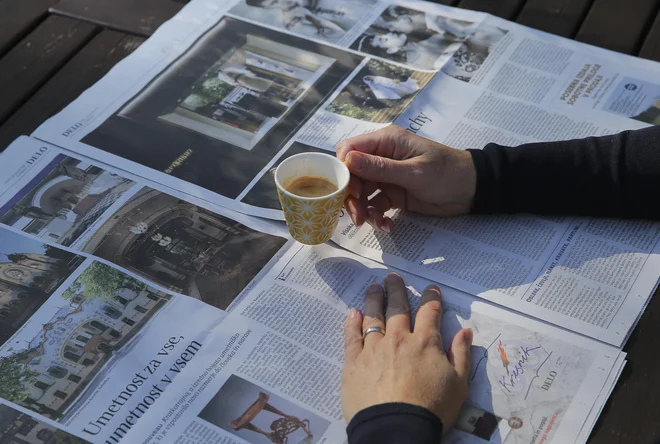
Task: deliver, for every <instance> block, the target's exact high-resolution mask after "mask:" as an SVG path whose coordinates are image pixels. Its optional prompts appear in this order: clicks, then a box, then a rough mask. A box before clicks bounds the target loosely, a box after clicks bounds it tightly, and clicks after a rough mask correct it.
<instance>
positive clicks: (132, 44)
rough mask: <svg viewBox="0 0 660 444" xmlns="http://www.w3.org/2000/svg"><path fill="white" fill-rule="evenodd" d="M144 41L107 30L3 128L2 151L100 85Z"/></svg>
mask: <svg viewBox="0 0 660 444" xmlns="http://www.w3.org/2000/svg"><path fill="white" fill-rule="evenodd" d="M142 42H144V38H142V37H138V36H134V35H129V34H124V33H120V32H115V31H109V30H105V31H102V32H101V33H100V34H98V35H97V36H96V37H94V38H93V39H92V40H91V41H90V42H89V43H88V44H87V45H85V47H84V48H82V50H81V51H80V52H78V53H77V54H76V55H75V56H74V57H73V58H72V59H71V60H69V62H68V63H67V64H66V65H64V66H63V67H62V68H61V69H60V70H59V71H58V72H57V73H56V74H55V75H54V76H53V77H51V78H50V79H49V80H48V82H46V83H45V84H44V85H43V86H42V87H41V88H40V89H39V90H38V91H37V92H36V93H35V94H34V95H33V96H32V97H30V99H29V100H28V101H27V102H25V104H23V106H21V107H20V108H19V109H18V110H17V111H16V112H15V113H14V114H13V115H12V116H11V117H10V118H9V119H8V120H7V121H6V122H5V123H4V125H1V126H0V150H2V149H4V148H5V147H6V146H7V145H9V143H11V142H12V141H13V140H14V139H15V138H16V137H18V136H20V135H23V134H30V133H32V131H34V130H35V129H36V128H37V127H38V126H39V125H40V124H41V123H42V122H44V121H45V120H46V119H48V118H49V117H51V116H53V115H54V114H56V113H58V112H59V111H60V110H62V108H64V107H65V106H66V105H68V104H69V103H70V102H72V101H73V100H75V99H76V98H77V97H78V96H79V95H80V94H82V93H83V92H84V91H85V90H86V89H88V88H89V87H91V86H92V85H93V84H94V83H96V82H97V81H98V80H99V79H100V78H101V77H103V76H104V75H105V74H106V73H107V72H108V71H110V69H112V67H113V66H114V65H115V64H117V63H118V62H119V61H120V60H122V59H123V58H124V57H126V56H127V55H129V54H130V53H132V52H133V51H134V50H135V49H137V48H138V47H139V46H140V45H141V44H142Z"/></svg>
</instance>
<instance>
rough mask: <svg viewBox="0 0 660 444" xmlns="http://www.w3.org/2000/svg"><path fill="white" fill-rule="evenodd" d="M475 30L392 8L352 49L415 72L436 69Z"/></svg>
mask: <svg viewBox="0 0 660 444" xmlns="http://www.w3.org/2000/svg"><path fill="white" fill-rule="evenodd" d="M474 28H475V24H474V23H472V22H467V21H463V20H456V19H453V18H450V17H444V16H441V15H436V14H429V13H428V12H423V11H418V10H415V9H410V8H407V7H403V6H396V5H392V6H389V7H388V8H387V9H386V10H385V11H384V12H383V13H382V14H381V15H380V17H378V19H377V20H376V21H374V22H373V23H372V25H371V26H370V27H369V28H368V29H367V30H366V31H365V32H364V33H363V34H362V35H361V36H360V37H359V38H358V39H357V40H355V42H353V44H352V45H351V49H354V50H356V51H359V52H365V53H367V54H371V55H374V56H377V57H381V58H384V59H387V60H391V61H394V62H398V63H402V64H404V65H408V66H411V67H413V68H416V69H428V70H439V69H440V68H442V66H443V65H444V64H445V63H447V61H448V60H449V59H450V57H451V56H452V54H454V52H456V51H457V50H458V49H459V48H460V47H461V45H462V44H463V42H465V41H466V39H467V37H468V36H469V35H470V33H471V32H473V31H474Z"/></svg>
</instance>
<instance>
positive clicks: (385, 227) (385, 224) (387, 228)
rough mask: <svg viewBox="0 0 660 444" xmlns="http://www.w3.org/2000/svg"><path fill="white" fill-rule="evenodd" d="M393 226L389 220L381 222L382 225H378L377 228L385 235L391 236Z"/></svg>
mask: <svg viewBox="0 0 660 444" xmlns="http://www.w3.org/2000/svg"><path fill="white" fill-rule="evenodd" d="M393 225H394V224H393V223H392V221H391V220H386V221H385V222H383V223H382V224H380V225H379V226H378V228H380V229H381V230H383V231H384V232H386V233H387V234H392V231H394V226H393Z"/></svg>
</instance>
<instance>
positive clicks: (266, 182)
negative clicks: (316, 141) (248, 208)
mask: <svg viewBox="0 0 660 444" xmlns="http://www.w3.org/2000/svg"><path fill="white" fill-rule="evenodd" d="M301 153H322V154H328V153H329V152H328V151H326V150H323V149H320V148H314V147H313V146H309V145H305V144H303V143H298V142H294V143H293V144H291V146H290V147H289V148H288V149H287V150H286V152H285V153H284V154H283V155H282V156H281V157H280V158H279V159H277V162H275V163H274V164H273V165H271V166H270V168H268V171H266V173H264V174H263V175H262V176H261V178H260V179H259V181H258V182H257V183H256V184H254V186H253V187H252V188H251V189H250V191H248V193H247V194H246V195H245V197H244V198H243V199H241V202H243V203H246V204H249V205H254V206H255V207H259V208H270V209H273V210H281V209H282V206H281V205H280V199H279V197H278V196H277V188H276V187H275V170H276V169H277V167H278V166H279V165H280V163H282V162H283V161H284V160H285V159H288V158H289V157H291V156H294V155H296V154H301Z"/></svg>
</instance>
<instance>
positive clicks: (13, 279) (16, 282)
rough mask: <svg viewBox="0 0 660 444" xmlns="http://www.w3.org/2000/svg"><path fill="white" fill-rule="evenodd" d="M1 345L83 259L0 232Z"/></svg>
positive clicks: (7, 232)
mask: <svg viewBox="0 0 660 444" xmlns="http://www.w3.org/2000/svg"><path fill="white" fill-rule="evenodd" d="M0 251H1V253H0V344H4V343H5V342H6V341H8V340H9V338H11V336H12V335H13V334H14V333H16V332H17V331H18V330H19V329H20V328H21V327H22V326H23V325H24V324H25V322H27V320H28V319H29V318H30V317H31V316H32V315H33V314H34V313H35V312H36V311H37V310H39V308H40V307H41V306H42V305H43V304H44V302H46V300H47V299H48V298H49V297H50V296H51V295H52V294H53V293H54V292H55V291H56V290H57V288H58V287H59V286H60V285H61V284H62V283H63V282H64V281H65V280H66V279H68V278H69V276H71V274H72V273H73V272H74V271H75V270H76V269H77V268H78V267H79V266H80V265H81V264H82V263H83V261H84V260H85V258H84V257H82V256H78V255H76V254H73V253H69V252H68V251H64V250H60V249H59V248H55V247H52V246H50V245H46V244H43V243H41V242H39V241H36V240H34V239H30V238H28V237H26V236H22V235H20V234H17V233H14V232H13V231H9V230H7V229H6V228H0Z"/></svg>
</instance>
